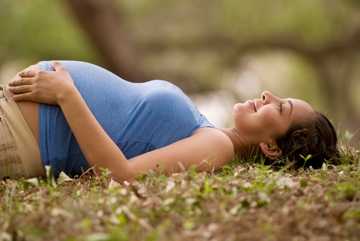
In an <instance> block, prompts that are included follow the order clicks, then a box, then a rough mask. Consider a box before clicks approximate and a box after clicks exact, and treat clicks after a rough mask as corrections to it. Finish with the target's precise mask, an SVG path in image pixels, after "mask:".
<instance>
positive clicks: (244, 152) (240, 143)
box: [220, 127, 258, 159]
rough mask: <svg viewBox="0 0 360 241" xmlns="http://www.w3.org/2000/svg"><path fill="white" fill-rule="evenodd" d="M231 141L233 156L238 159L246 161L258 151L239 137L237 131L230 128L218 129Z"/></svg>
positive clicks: (255, 146)
mask: <svg viewBox="0 0 360 241" xmlns="http://www.w3.org/2000/svg"><path fill="white" fill-rule="evenodd" d="M220 130H221V131H222V132H224V133H225V134H226V135H227V136H228V137H229V138H230V140H231V142H232V144H233V146H234V152H235V155H236V156H238V157H239V158H244V159H247V158H248V157H250V156H251V155H254V154H255V152H256V151H257V150H258V147H257V145H255V144H251V142H250V141H247V140H246V138H245V137H244V135H241V133H240V132H239V130H238V129H236V128H235V127H232V128H220Z"/></svg>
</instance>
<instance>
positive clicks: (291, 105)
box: [288, 100, 294, 116]
mask: <svg viewBox="0 0 360 241" xmlns="http://www.w3.org/2000/svg"><path fill="white" fill-rule="evenodd" d="M288 102H289V104H290V112H289V116H290V115H291V113H292V112H293V109H294V104H293V103H292V101H291V100H288Z"/></svg>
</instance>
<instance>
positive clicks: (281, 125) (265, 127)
mask: <svg viewBox="0 0 360 241" xmlns="http://www.w3.org/2000/svg"><path fill="white" fill-rule="evenodd" d="M313 115H314V110H313V108H312V107H311V105H309V104H308V103H307V102H305V101H303V100H299V99H293V98H280V97H278V96H276V95H273V94H272V93H271V92H270V91H264V92H263V93H262V94H261V95H260V98H259V99H253V100H248V101H246V102H243V103H236V104H235V105H234V107H233V116H234V124H235V128H236V129H237V130H238V132H239V134H240V135H243V136H246V137H247V138H248V141H249V142H251V143H253V144H256V143H260V142H269V141H272V140H274V139H276V138H277V137H279V136H282V135H284V134H285V133H286V131H287V130H288V129H289V127H290V126H291V125H292V124H296V123H300V122H302V121H306V120H309V119H310V118H312V116H313Z"/></svg>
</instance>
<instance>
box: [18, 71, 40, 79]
mask: <svg viewBox="0 0 360 241" xmlns="http://www.w3.org/2000/svg"><path fill="white" fill-rule="evenodd" d="M35 75H36V72H35V71H33V70H25V71H22V72H20V73H19V76H20V77H23V78H29V77H34V76H35Z"/></svg>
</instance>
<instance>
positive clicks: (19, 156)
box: [0, 85, 45, 180]
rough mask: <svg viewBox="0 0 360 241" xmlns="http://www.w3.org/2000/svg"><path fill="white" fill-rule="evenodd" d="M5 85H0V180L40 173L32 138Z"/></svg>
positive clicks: (39, 161)
mask: <svg viewBox="0 0 360 241" xmlns="http://www.w3.org/2000/svg"><path fill="white" fill-rule="evenodd" d="M5 88H6V86H4V85H0V180H1V179H4V178H20V177H24V178H30V177H38V176H44V175H45V169H44V165H43V164H42V162H41V158H40V150H39V146H38V144H37V142H36V139H35V137H34V135H33V133H32V132H31V130H30V127H29V126H28V124H27V123H26V121H25V119H24V117H23V115H22V114H21V112H20V109H19V107H18V106H17V104H16V103H15V101H13V100H12V98H11V97H10V96H9V94H8V93H7V92H6V90H5Z"/></svg>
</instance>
